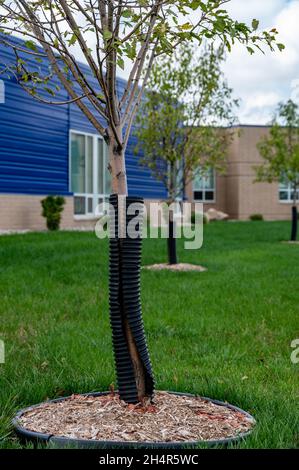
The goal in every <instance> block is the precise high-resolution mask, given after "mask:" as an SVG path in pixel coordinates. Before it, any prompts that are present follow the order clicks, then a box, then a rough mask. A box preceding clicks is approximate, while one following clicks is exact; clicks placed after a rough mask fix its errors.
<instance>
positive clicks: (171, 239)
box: [167, 211, 178, 264]
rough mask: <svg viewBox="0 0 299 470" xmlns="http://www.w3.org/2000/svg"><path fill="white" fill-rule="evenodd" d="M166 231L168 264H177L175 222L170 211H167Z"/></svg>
mask: <svg viewBox="0 0 299 470" xmlns="http://www.w3.org/2000/svg"><path fill="white" fill-rule="evenodd" d="M168 230H169V232H168V239H167V245H168V263H169V264H177V263H178V258H177V248H176V237H175V233H176V222H175V220H174V217H173V212H172V211H169V220H168Z"/></svg>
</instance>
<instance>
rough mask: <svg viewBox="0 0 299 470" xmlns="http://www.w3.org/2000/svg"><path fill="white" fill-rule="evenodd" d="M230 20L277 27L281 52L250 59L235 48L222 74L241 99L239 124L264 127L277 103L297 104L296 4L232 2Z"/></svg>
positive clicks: (297, 0) (293, 0)
mask: <svg viewBox="0 0 299 470" xmlns="http://www.w3.org/2000/svg"><path fill="white" fill-rule="evenodd" d="M227 10H228V11H229V13H230V14H231V16H232V17H233V18H235V19H237V20H239V21H245V22H250V21H251V20H252V19H253V18H257V19H259V20H260V27H261V28H262V29H267V28H272V27H276V28H277V30H278V32H279V36H278V39H279V42H282V43H283V44H284V45H285V46H286V48H285V50H284V51H283V52H279V51H277V52H274V53H271V52H270V51H267V52H266V54H265V55H263V54H261V53H256V54H254V55H253V56H250V54H248V52H247V50H246V49H245V48H244V47H242V46H240V45H236V46H235V48H234V49H233V51H232V52H231V53H230V54H228V56H227V61H226V63H225V65H224V68H223V69H224V72H225V75H226V77H227V80H228V83H229V85H230V86H231V87H232V88H233V90H234V95H235V96H236V97H238V98H240V99H241V106H240V108H239V113H238V118H239V122H240V123H241V124H267V123H269V121H270V120H271V117H272V115H273V112H274V110H275V108H276V106H277V103H278V102H279V101H285V100H287V99H289V98H292V99H293V100H294V101H296V102H298V104H299V0H231V2H230V3H229V4H227Z"/></svg>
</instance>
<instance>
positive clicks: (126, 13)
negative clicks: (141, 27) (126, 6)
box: [121, 10, 132, 18]
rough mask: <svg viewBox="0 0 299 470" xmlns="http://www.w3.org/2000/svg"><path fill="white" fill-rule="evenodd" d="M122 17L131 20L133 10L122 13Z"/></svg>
mask: <svg viewBox="0 0 299 470" xmlns="http://www.w3.org/2000/svg"><path fill="white" fill-rule="evenodd" d="M121 16H123V17H124V18H131V16H132V12H131V10H125V11H123V12H122V14H121Z"/></svg>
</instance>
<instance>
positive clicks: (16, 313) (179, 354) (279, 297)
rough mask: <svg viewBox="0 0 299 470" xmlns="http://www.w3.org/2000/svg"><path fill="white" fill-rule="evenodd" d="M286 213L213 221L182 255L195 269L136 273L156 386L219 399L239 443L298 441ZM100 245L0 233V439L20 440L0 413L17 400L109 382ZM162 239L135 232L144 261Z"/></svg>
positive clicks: (297, 293)
mask: <svg viewBox="0 0 299 470" xmlns="http://www.w3.org/2000/svg"><path fill="white" fill-rule="evenodd" d="M289 232H290V224H289V223H287V222H268V223H266V222H248V223H247V222H243V223H242V222H236V223H214V224H210V225H208V226H205V233H204V247H203V248H202V249H201V250H199V251H197V252H196V251H183V245H182V241H180V243H179V256H180V260H181V261H185V262H193V263H198V264H202V265H204V266H206V267H207V268H208V271H207V272H205V273H198V272H190V273H181V272H178V273H170V272H151V271H143V273H142V302H143V312H144V321H145V325H146V331H147V334H148V342H149V348H150V352H151V357H152V362H153V367H154V371H155V375H156V381H157V388H159V389H163V390H178V391H186V392H192V393H197V394H200V395H203V396H208V397H211V398H217V399H220V400H224V401H225V400H227V401H229V402H230V403H232V404H235V405H237V406H240V407H241V408H243V409H245V410H247V411H249V412H250V413H252V414H253V415H254V416H255V418H256V420H257V426H256V429H255V432H254V433H253V435H252V437H250V438H249V439H248V440H247V441H246V442H244V443H242V444H241V445H240V447H263V448H265V447H275V448H281V447H298V445H299V428H298V424H299V412H298V403H299V402H298V400H299V364H297V365H296V364H292V363H291V360H290V355H291V352H292V349H291V347H290V343H291V341H292V340H293V339H295V338H299V288H298V287H299V281H298V279H299V246H298V245H297V246H296V245H287V244H283V243H280V240H282V239H287V238H288V236H289ZM107 247H108V243H107V241H100V240H98V239H97V238H96V237H95V235H94V234H93V233H77V232H73V233H71V232H64V233H63V232H61V233H39V234H35V233H33V234H26V235H13V236H4V237H0V318H1V323H0V339H2V340H5V345H6V363H5V365H0V407H1V408H0V446H1V447H3V448H6V447H15V448H17V447H19V444H18V441H17V440H15V439H14V437H13V435H12V433H11V428H10V419H11V417H12V416H13V413H14V412H15V411H16V410H17V409H19V408H22V407H24V406H27V405H30V404H34V403H39V402H41V401H43V400H46V399H47V398H54V397H59V396H65V395H69V394H72V393H75V392H76V393H77V392H90V391H95V390H107V389H108V387H109V385H110V384H111V383H112V382H114V381H115V378H114V367H113V357H112V347H111V336H110V330H109V317H108V268H107V266H108V251H107ZM165 251H166V241H165V240H145V241H144V251H143V262H144V264H152V263H158V262H161V261H165V260H166V257H165Z"/></svg>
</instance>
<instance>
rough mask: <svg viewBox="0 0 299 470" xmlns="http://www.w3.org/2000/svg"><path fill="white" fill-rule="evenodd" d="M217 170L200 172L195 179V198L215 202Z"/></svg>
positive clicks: (211, 169)
mask: <svg viewBox="0 0 299 470" xmlns="http://www.w3.org/2000/svg"><path fill="white" fill-rule="evenodd" d="M215 181H216V176H215V170H214V169H213V168H210V169H209V170H206V171H204V172H200V173H199V174H198V175H197V176H196V177H195V178H194V180H193V199H194V200H195V201H200V202H215V193H216V188H215Z"/></svg>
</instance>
